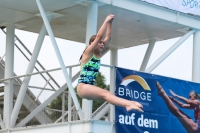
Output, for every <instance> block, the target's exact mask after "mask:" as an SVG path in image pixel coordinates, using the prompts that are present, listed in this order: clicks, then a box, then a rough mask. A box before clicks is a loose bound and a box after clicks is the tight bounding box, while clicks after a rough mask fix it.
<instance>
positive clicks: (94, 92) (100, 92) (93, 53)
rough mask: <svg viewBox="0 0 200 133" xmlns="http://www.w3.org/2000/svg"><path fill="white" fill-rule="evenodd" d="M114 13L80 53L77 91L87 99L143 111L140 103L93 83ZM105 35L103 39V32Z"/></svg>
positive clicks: (108, 38)
mask: <svg viewBox="0 0 200 133" xmlns="http://www.w3.org/2000/svg"><path fill="white" fill-rule="evenodd" d="M113 19H114V15H112V14H111V15H108V16H107V17H106V19H105V20H104V22H103V24H102V26H101V27H100V29H99V31H98V33H97V35H93V36H92V37H91V38H90V41H89V46H87V48H86V49H85V50H84V52H83V54H82V55H81V58H80V61H81V72H80V77H79V79H78V86H77V92H78V95H79V96H80V97H81V98H85V99H88V100H106V101H108V102H109V103H111V104H113V105H116V106H122V107H125V108H126V110H127V111H130V110H137V111H140V112H143V110H142V108H143V107H142V105H141V104H140V103H138V102H136V101H129V100H125V99H122V98H119V97H117V96H115V95H113V94H112V93H111V92H109V91H107V90H104V89H102V88H99V87H97V86H95V85H94V83H95V79H96V76H97V75H98V72H99V68H100V58H101V56H102V53H103V51H104V50H105V48H106V47H107V45H108V42H109V41H110V38H111V30H112V21H113ZM105 32H106V36H105V38H104V39H103V36H104V33H105Z"/></svg>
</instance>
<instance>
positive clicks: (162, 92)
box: [156, 82, 165, 96]
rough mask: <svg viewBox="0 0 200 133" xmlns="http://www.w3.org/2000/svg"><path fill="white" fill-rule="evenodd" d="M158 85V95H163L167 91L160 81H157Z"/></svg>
mask: <svg viewBox="0 0 200 133" xmlns="http://www.w3.org/2000/svg"><path fill="white" fill-rule="evenodd" d="M156 87H157V89H158V95H160V96H162V95H163V94H164V93H165V91H164V90H163V88H162V86H161V85H160V83H159V82H156Z"/></svg>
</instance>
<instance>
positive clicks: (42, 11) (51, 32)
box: [36, 0, 83, 120]
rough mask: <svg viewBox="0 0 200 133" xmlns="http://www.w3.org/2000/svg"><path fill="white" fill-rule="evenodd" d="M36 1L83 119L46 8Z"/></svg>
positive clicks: (38, 0) (81, 117) (80, 115)
mask: <svg viewBox="0 0 200 133" xmlns="http://www.w3.org/2000/svg"><path fill="white" fill-rule="evenodd" d="M36 2H37V5H38V8H39V10H40V13H41V15H42V18H43V21H44V24H45V26H46V29H47V31H48V34H49V36H50V39H51V42H52V44H53V47H54V50H55V53H56V56H57V58H58V61H59V63H60V66H61V68H62V71H63V74H64V77H65V80H66V82H67V85H68V87H69V91H70V93H71V95H72V98H73V100H74V104H75V107H76V109H77V110H78V114H79V117H80V119H81V120H82V119H83V114H82V110H81V107H80V105H79V102H78V99H77V97H76V94H75V92H74V89H73V86H72V83H71V80H70V78H69V76H68V73H67V70H66V68H65V64H64V62H63V59H62V56H61V54H60V51H59V49H58V46H57V43H56V40H55V37H54V34H53V31H52V29H51V26H50V24H49V21H48V19H47V16H46V14H45V11H44V8H43V6H42V3H41V1H40V0H36Z"/></svg>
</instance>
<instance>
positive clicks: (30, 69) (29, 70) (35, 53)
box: [11, 25, 47, 127]
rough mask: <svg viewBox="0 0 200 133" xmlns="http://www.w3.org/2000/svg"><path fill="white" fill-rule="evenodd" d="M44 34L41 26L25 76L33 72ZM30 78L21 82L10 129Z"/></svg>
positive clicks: (44, 29)
mask: <svg viewBox="0 0 200 133" xmlns="http://www.w3.org/2000/svg"><path fill="white" fill-rule="evenodd" d="M46 33H47V31H46V28H45V26H44V25H43V26H42V28H41V30H40V34H39V36H38V39H37V42H36V45H35V48H34V51H33V54H32V56H31V60H30V62H29V65H28V68H27V70H26V74H28V73H32V72H33V69H34V67H35V63H36V61H37V58H38V55H39V52H40V49H41V46H42V43H43V41H44V37H45V35H46ZM30 78H31V77H30V76H28V77H25V78H24V80H23V82H22V85H21V88H20V91H19V94H18V97H17V100H16V103H15V106H14V108H13V112H12V115H11V121H12V122H11V126H12V127H14V126H15V123H16V120H17V116H18V114H19V111H20V108H21V106H22V103H23V100H24V96H25V94H26V91H27V87H28V84H29V81H30Z"/></svg>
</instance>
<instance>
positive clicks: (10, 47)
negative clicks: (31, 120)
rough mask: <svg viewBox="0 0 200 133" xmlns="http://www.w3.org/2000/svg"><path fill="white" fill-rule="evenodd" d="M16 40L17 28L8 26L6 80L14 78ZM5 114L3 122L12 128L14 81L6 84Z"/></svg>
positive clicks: (11, 25)
mask: <svg viewBox="0 0 200 133" xmlns="http://www.w3.org/2000/svg"><path fill="white" fill-rule="evenodd" d="M14 38H15V26H14V25H13V24H9V25H8V26H7V34H6V58H5V78H10V77H13V76H14ZM4 83H5V86H4V111H3V112H4V113H3V121H4V124H5V128H6V129H9V128H10V127H11V122H12V120H11V113H12V109H13V80H12V79H11V80H7V81H5V82H4Z"/></svg>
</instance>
